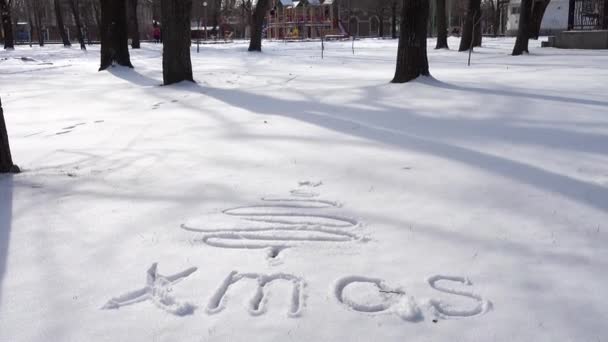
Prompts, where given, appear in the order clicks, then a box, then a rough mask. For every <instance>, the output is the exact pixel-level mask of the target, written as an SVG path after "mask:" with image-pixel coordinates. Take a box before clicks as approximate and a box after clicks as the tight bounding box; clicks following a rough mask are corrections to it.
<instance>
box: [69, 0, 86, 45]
mask: <svg viewBox="0 0 608 342" xmlns="http://www.w3.org/2000/svg"><path fill="white" fill-rule="evenodd" d="M70 8H71V9H72V15H73V16H74V23H76V36H77V37H78V43H79V44H80V49H81V50H86V49H87V46H86V45H85V43H84V34H83V33H82V22H81V21H80V4H79V3H78V0H70Z"/></svg>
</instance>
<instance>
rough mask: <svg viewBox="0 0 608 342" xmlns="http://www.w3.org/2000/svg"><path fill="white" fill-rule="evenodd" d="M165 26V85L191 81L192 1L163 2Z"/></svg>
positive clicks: (170, 0)
mask: <svg viewBox="0 0 608 342" xmlns="http://www.w3.org/2000/svg"><path fill="white" fill-rule="evenodd" d="M160 7H161V17H162V19H161V22H162V24H163V33H162V34H163V83H164V84H165V85H169V84H173V83H177V82H181V81H190V82H194V79H193V78H192V62H191V60H190V44H191V39H190V13H191V12H192V0H180V1H176V0H161V2H160Z"/></svg>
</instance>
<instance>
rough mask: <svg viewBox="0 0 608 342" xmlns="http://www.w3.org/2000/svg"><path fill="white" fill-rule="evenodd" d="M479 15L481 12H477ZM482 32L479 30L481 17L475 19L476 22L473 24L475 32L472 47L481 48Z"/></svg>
mask: <svg viewBox="0 0 608 342" xmlns="http://www.w3.org/2000/svg"><path fill="white" fill-rule="evenodd" d="M479 13H481V11H480V12H479ZM482 33H483V32H482V30H481V15H480V16H479V18H477V21H476V22H475V32H474V34H473V37H474V39H473V46H475V47H477V46H481V37H482Z"/></svg>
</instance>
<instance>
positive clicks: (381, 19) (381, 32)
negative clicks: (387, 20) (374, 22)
mask: <svg viewBox="0 0 608 342" xmlns="http://www.w3.org/2000/svg"><path fill="white" fill-rule="evenodd" d="M378 19H379V20H378V21H379V25H380V27H378V37H380V38H384V10H382V12H380V15H379V16H378Z"/></svg>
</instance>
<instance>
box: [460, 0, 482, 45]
mask: <svg viewBox="0 0 608 342" xmlns="http://www.w3.org/2000/svg"><path fill="white" fill-rule="evenodd" d="M480 17H481V0H469V5H468V8H467V13H466V18H465V22H464V28H463V29H462V35H461V37H460V47H459V48H458V51H467V50H469V49H470V48H471V40H473V46H477V45H476V44H475V43H477V39H476V38H475V37H473V33H474V32H473V31H474V30H473V26H476V27H475V31H479V30H478V28H477V25H476V24H479V22H480V20H479V18H480ZM479 43H480V45H481V39H479Z"/></svg>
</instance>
